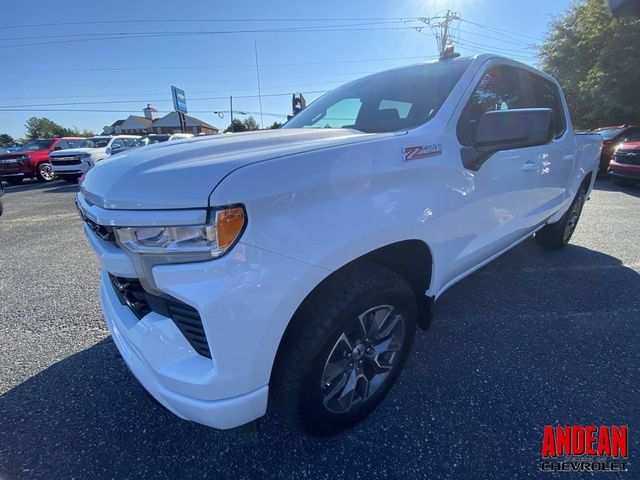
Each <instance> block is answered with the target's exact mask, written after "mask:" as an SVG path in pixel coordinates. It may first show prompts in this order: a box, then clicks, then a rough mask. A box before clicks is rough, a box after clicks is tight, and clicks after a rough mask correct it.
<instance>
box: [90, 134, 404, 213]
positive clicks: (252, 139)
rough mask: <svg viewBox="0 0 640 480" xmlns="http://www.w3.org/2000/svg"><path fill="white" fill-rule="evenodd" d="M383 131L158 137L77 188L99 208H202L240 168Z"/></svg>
mask: <svg viewBox="0 0 640 480" xmlns="http://www.w3.org/2000/svg"><path fill="white" fill-rule="evenodd" d="M387 135H389V136H391V135H398V133H384V134H366V133H361V132H358V131H356V130H346V129H317V130H316V129H282V130H260V131H256V132H244V133H234V134H229V135H215V136H207V137H196V138H193V139H188V140H180V141H174V142H162V143H157V144H154V145H149V146H146V147H142V148H136V149H133V150H128V151H125V152H122V153H121V154H118V155H116V156H114V157H109V158H107V159H106V160H103V161H101V162H99V163H97V164H96V165H95V167H93V168H92V169H91V170H89V172H88V173H87V174H86V176H85V178H84V180H83V182H82V186H81V189H82V193H83V194H84V196H85V198H86V199H87V200H88V201H90V202H91V203H93V204H95V205H98V206H100V207H102V208H109V209H140V210H142V209H180V208H205V207H207V206H208V201H209V200H208V199H209V195H210V194H211V192H212V191H213V189H214V188H215V187H216V185H217V184H218V183H219V182H220V181H221V180H222V179H223V178H224V177H225V176H227V175H228V174H230V173H231V172H233V171H234V170H236V169H238V168H240V167H243V166H245V165H249V164H251V163H256V162H261V161H265V160H271V159H275V158H279V157H283V156H287V155H294V154H299V153H303V152H308V151H312V150H318V149H321V148H330V147H335V146H340V145H347V144H351V143H356V142H361V141H365V140H367V139H370V138H372V137H376V138H379V137H380V136H387Z"/></svg>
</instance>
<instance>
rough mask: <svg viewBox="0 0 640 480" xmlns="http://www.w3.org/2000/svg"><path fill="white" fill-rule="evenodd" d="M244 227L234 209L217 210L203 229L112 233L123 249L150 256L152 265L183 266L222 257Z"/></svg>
mask: <svg viewBox="0 0 640 480" xmlns="http://www.w3.org/2000/svg"><path fill="white" fill-rule="evenodd" d="M245 225H246V215H245V212H244V208H243V207H239V206H233V207H226V208H222V209H219V210H216V211H215V213H214V216H213V221H212V222H211V223H208V224H206V225H190V226H179V227H123V228H116V229H115V233H116V237H117V240H118V243H119V244H120V245H121V246H122V247H123V248H125V249H127V250H130V251H132V252H135V253H139V254H142V255H153V256H154V257H156V258H157V260H158V261H157V262H154V263H183V262H199V261H204V260H211V259H213V258H218V257H221V256H222V255H224V254H225V253H226V252H227V250H229V248H231V247H232V246H233V245H234V244H235V243H236V241H237V240H238V239H239V238H240V235H241V234H242V231H243V230H244V227H245ZM160 256H161V257H162V258H159V257H160Z"/></svg>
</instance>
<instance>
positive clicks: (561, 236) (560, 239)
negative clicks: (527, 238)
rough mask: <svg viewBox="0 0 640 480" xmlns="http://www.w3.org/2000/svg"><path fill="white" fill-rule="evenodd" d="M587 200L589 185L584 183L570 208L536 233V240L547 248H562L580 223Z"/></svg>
mask: <svg viewBox="0 0 640 480" xmlns="http://www.w3.org/2000/svg"><path fill="white" fill-rule="evenodd" d="M586 200H587V187H585V186H584V185H582V186H581V187H580V188H579V189H578V193H576V196H575V197H574V199H573V202H572V203H571V206H570V207H569V210H567V212H566V213H565V214H564V215H563V216H562V218H561V219H560V220H559V221H557V222H556V223H551V224H549V225H546V226H545V227H544V228H543V229H542V230H540V231H538V232H537V233H536V241H537V242H538V243H539V244H540V245H542V246H543V247H546V248H562V247H564V246H565V245H566V244H567V243H569V240H571V236H572V235H573V232H574V231H575V229H576V226H577V225H578V220H580V215H581V214H582V207H584V202H585V201H586Z"/></svg>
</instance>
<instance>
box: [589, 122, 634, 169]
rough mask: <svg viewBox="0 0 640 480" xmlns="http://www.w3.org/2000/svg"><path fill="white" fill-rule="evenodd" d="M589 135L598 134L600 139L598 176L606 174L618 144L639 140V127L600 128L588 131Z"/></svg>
mask: <svg viewBox="0 0 640 480" xmlns="http://www.w3.org/2000/svg"><path fill="white" fill-rule="evenodd" d="M589 133H599V134H600V136H601V137H602V153H601V155H600V168H599V169H598V175H606V174H607V169H608V168H609V162H610V161H611V157H612V155H613V152H614V151H615V149H616V147H617V146H618V145H619V144H620V143H622V142H635V141H638V140H640V127H636V126H635V125H618V126H613V127H600V128H596V129H593V130H589Z"/></svg>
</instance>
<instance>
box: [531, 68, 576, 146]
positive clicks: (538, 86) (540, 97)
mask: <svg viewBox="0 0 640 480" xmlns="http://www.w3.org/2000/svg"><path fill="white" fill-rule="evenodd" d="M529 77H530V79H531V88H532V90H533V95H534V98H535V102H536V104H535V106H536V108H550V109H551V111H552V113H551V129H552V130H553V133H554V136H555V137H556V138H558V137H561V136H562V134H563V133H564V132H565V130H566V129H567V122H566V119H565V117H564V109H563V107H562V101H561V100H560V98H561V97H560V92H559V91H558V87H556V85H555V84H553V83H552V82H550V81H549V80H547V79H546V78H543V77H541V76H540V75H536V74H535V73H529Z"/></svg>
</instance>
